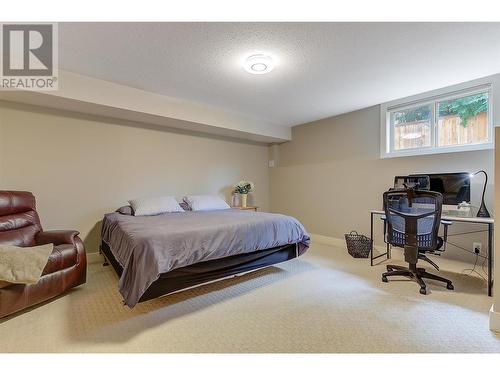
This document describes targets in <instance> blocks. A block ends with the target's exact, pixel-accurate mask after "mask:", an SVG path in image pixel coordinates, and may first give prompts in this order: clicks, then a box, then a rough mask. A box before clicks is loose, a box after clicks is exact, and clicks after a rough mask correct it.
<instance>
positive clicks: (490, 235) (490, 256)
mask: <svg viewBox="0 0 500 375" xmlns="http://www.w3.org/2000/svg"><path fill="white" fill-rule="evenodd" d="M492 268H493V224H488V296H489V297H491V295H492V288H493V275H492Z"/></svg>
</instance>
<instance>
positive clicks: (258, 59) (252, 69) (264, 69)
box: [243, 54, 274, 74]
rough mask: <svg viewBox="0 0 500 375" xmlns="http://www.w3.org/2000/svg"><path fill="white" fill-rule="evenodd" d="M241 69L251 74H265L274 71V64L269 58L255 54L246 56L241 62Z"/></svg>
mask: <svg viewBox="0 0 500 375" xmlns="http://www.w3.org/2000/svg"><path fill="white" fill-rule="evenodd" d="M243 68H244V69H245V70H246V71H247V72H248V73H251V74H266V73H269V72H270V71H271V70H273V69H274V62H273V59H272V57H271V56H268V55H264V54H257V55H252V56H248V57H247V58H246V59H245V61H244V62H243Z"/></svg>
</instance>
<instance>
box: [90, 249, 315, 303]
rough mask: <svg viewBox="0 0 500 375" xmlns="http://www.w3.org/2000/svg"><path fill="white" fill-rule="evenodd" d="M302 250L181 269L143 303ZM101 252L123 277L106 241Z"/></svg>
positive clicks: (147, 294)
mask: <svg viewBox="0 0 500 375" xmlns="http://www.w3.org/2000/svg"><path fill="white" fill-rule="evenodd" d="M299 248H300V247H299V246H298V244H291V245H285V246H280V247H275V248H272V249H266V250H259V251H255V252H252V253H247V254H240V255H233V256H230V257H226V258H221V259H215V260H208V261H205V262H200V263H196V264H192V265H189V266H186V267H182V268H177V269H175V270H172V271H169V272H166V273H163V274H161V275H160V277H159V278H158V280H156V281H155V282H153V284H151V286H150V287H149V288H148V289H147V290H146V292H144V294H143V295H142V297H141V299H140V300H139V302H144V301H148V300H150V299H153V298H157V297H160V296H163V295H166V294H171V293H174V292H179V291H181V290H185V289H190V288H194V287H196V286H200V285H202V284H207V283H210V282H214V281H217V280H221V279H224V278H227V277H230V276H234V275H238V274H243V273H247V272H250V271H255V270H257V269H260V268H264V267H268V266H271V265H273V264H277V263H281V262H285V261H287V260H290V259H293V258H297V257H299V256H300V255H302V254H303V253H305V252H306V249H304V250H302V251H300V250H299ZM100 250H101V253H102V254H103V255H104V257H105V259H106V260H107V261H108V262H109V263H111V265H112V266H113V268H114V270H115V271H116V273H117V274H118V276H121V274H122V272H123V268H122V266H121V265H120V263H118V261H117V260H116V258H115V256H114V255H113V253H112V251H111V249H110V248H109V246H108V244H107V243H105V242H104V241H102V243H101V247H100ZM106 263H107V262H105V265H106Z"/></svg>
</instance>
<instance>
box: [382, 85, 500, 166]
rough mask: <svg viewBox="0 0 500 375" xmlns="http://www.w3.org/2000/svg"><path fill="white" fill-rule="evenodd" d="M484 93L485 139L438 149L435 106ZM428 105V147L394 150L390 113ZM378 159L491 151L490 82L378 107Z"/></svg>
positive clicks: (427, 94) (491, 99) (422, 95)
mask: <svg viewBox="0 0 500 375" xmlns="http://www.w3.org/2000/svg"><path fill="white" fill-rule="evenodd" d="M483 92H487V93H488V140H487V141H486V142H482V143H474V144H466V145H451V146H438V145H437V132H438V115H439V114H438V113H437V110H436V109H437V103H438V102H440V101H443V100H449V99H454V98H460V97H464V96H469V95H474V94H478V93H483ZM425 105H431V106H432V115H431V146H429V147H421V148H412V149H405V150H394V137H393V133H394V127H393V126H392V125H391V113H392V112H395V111H399V110H404V109H408V108H414V107H420V106H425ZM380 130H381V131H380V135H381V137H380V156H381V158H395V157H403V156H416V155H431V154H442V153H449V152H463V151H477V150H488V149H492V148H494V144H493V138H494V137H493V89H492V83H485V84H480V85H475V86H466V85H460V87H454V88H453V89H450V88H448V89H443V90H436V91H434V92H432V93H426V94H421V95H416V96H413V97H411V98H405V99H401V100H397V101H393V102H390V103H385V104H382V105H381V106H380Z"/></svg>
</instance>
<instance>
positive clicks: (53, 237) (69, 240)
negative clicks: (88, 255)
mask: <svg viewBox="0 0 500 375" xmlns="http://www.w3.org/2000/svg"><path fill="white" fill-rule="evenodd" d="M79 234H80V232H78V231H76V230H49V231H46V232H39V233H38V234H37V235H36V243H37V244H38V245H44V244H47V243H53V244H54V245H55V246H57V245H63V244H72V245H75V241H76V238H77V236H78V235H79Z"/></svg>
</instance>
